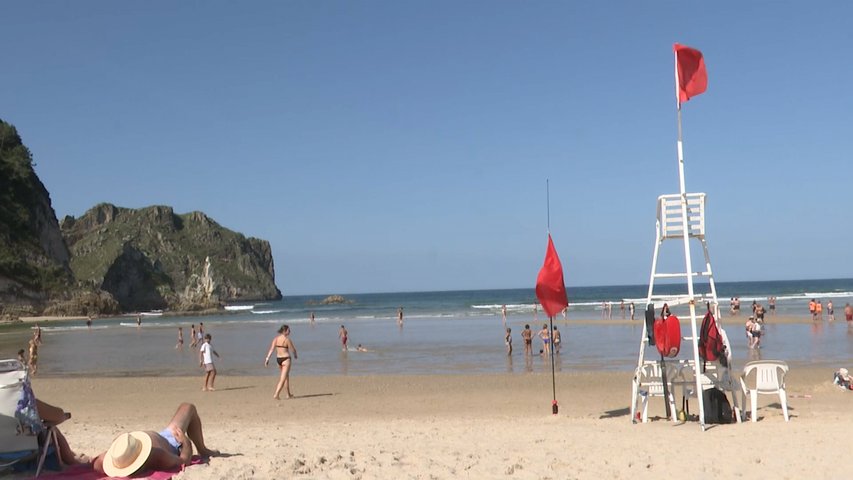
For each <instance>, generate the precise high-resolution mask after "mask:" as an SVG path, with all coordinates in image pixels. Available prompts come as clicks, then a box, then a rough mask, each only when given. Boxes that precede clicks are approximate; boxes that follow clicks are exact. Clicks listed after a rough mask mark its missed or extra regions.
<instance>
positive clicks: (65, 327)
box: [41, 325, 109, 332]
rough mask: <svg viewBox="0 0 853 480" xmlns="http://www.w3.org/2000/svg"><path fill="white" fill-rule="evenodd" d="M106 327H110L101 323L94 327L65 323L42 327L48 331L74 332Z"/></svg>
mask: <svg viewBox="0 0 853 480" xmlns="http://www.w3.org/2000/svg"><path fill="white" fill-rule="evenodd" d="M105 328H109V326H107V325H99V326H96V327H95V326H93V327H87V326H86V325H63V326H61V327H41V329H42V330H44V331H46V332H72V331H76V330H103V329H105Z"/></svg>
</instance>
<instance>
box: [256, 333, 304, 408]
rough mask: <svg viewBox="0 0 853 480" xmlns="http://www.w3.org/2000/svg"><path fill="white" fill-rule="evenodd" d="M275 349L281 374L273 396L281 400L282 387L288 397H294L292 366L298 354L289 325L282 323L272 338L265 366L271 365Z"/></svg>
mask: <svg viewBox="0 0 853 480" xmlns="http://www.w3.org/2000/svg"><path fill="white" fill-rule="evenodd" d="M273 351H275V361H276V363H278V369H279V376H278V383H277V384H276V386H275V392H273V394H272V398H274V399H276V400H281V397H280V396H279V395H280V394H281V391H282V389H283V390H284V393H285V395H287V396H286V398H293V394H291V393H290V367H291V365H292V363H293V361H294V360H296V358H297V354H296V346H295V345H293V341H292V340H291V339H290V327H289V326H287V325H282V326H281V328H279V329H278V335H276V337H275V338H273V339H272V344H271V345H270V349H269V351H268V352H267V358H266V360H264V366H265V367H267V366H269V364H270V357H271V356H272V353H273Z"/></svg>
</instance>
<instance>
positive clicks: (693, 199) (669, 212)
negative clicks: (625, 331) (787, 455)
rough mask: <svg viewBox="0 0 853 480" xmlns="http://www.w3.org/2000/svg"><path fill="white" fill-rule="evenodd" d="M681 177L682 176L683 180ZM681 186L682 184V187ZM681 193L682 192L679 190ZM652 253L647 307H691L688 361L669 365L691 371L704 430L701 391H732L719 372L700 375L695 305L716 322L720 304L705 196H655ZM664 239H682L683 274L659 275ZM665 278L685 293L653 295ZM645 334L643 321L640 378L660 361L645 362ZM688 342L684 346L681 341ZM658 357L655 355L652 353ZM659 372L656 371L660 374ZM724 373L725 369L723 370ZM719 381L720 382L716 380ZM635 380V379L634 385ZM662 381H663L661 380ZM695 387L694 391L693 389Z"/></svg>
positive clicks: (633, 404) (685, 338)
mask: <svg viewBox="0 0 853 480" xmlns="http://www.w3.org/2000/svg"><path fill="white" fill-rule="evenodd" d="M682 178H683V177H682ZM682 185H683V184H682ZM682 191H683V190H682ZM655 236H656V239H655V251H654V256H653V257H652V271H651V276H650V278H649V290H648V295H647V297H646V305H647V307H648V306H649V305H654V308H655V310H656V311H659V310H660V308H661V307H662V306H663V304H664V303H666V304H668V305H669V306H670V307H675V306H678V305H685V304H686V305H688V306H689V308H690V335H688V336H683V337H682V349H681V350H682V351H685V350H687V349H686V348H685V347H686V346H688V345H689V346H692V347H693V348H692V357H691V359H690V360H686V361H684V360H681V361H679V360H676V359H671V360H670V362H677V363H678V365H679V366H680V367H681V368H688V369H692V371H693V379H695V387H694V386H693V385H690V389H691V390H692V391H693V392H697V394H696V397H697V400H698V404H699V405H698V408H699V424H700V426H701V427H702V429H703V430H704V428H705V412H704V402H703V400H702V391H703V386H704V388H712V387H714V386H721V387H723V388H724V389H725V390H731V387H730V385H725V384H726V383H731V382H730V379H728V378H727V379H726V381H725V382H724V381H723V377H722V373H723V372H720V375H716V376H715V378H710V377H709V376H707V375H705V374H704V373H705V372H702V371H701V370H702V368H701V366H702V363H701V362H700V358H699V329H698V328H697V316H696V305H697V303H698V304H699V305H701V306H704V304H705V303H706V302H707V303H709V304H710V306H711V308H712V309H713V311H714V313H715V316H716V318H717V319H719V318H720V317H719V302H718V301H717V288H716V285H715V284H714V275H713V272H712V270H711V258H710V256H709V255H708V243H707V242H706V240H705V194H704V193H681V194H671V195H661V196H660V197H658V201H657V222H656V226H655ZM691 238H694V239H698V240H699V241H700V242H701V244H702V251H703V253H704V254H705V269H704V271H693V267H692V261H691V257H690V239H691ZM666 240H682V242H683V244H684V263H685V272H684V273H680V272H679V273H661V272H658V258H659V255H660V248H661V245H662V244H663V243H664V241H666ZM694 277H707V278H708V284H709V286H710V292H709V293H698V294H697V293H696V292H695V291H694V288H693V287H694V285H693V283H694V282H693V279H694ZM667 278H684V279H685V280H686V283H687V294H686V295H685V294H669V295H658V294H655V282H656V280H658V279H667ZM648 333H649V332H648V331H647V327H646V322H643V335H642V339H641V340H640V354H639V358H638V360H637V372H638V375H639V371H640V369H641V368H642V367H643V366H644V365H645V364H652V365H653V366H655V367H657V364H659V362H662V360H660V359H654V360H646V359H645V353H646V348H647V347H648V346H649V340H648ZM685 341H686V342H688V343H687V344H685V343H684V342H685ZM655 354H657V352H655ZM660 370H663V372H664V374H665V373H666V370H667V367H666V366H665V365H664V364H660ZM660 370H658V371H660ZM726 370H727V369H726ZM663 376H664V377H665V375H663ZM725 376H726V377H728V372H727V371H726V372H725ZM718 379H719V380H718ZM673 380H674V379H671V378H670V379H668V381H670V382H671V381H673ZM636 381H637V379H636V378H635V382H636ZM661 381H662V379H661ZM694 388H695V389H694ZM732 397H733V399H732V400H733V402H737V399H736V398H735V397H736V396H735V395H732ZM664 401H665V402H668V401H669V399H667V398H664ZM636 405H637V399H636V388H635V392H634V398H632V399H631V419H632V421H633V420H634V419H635V418H636V417H635V415H636ZM734 406H735V411H736V412H737V414H738V420H740V417H739V410H740V409H739V408H738V406H737V403H734ZM672 419H673V421H676V414H675V412H672Z"/></svg>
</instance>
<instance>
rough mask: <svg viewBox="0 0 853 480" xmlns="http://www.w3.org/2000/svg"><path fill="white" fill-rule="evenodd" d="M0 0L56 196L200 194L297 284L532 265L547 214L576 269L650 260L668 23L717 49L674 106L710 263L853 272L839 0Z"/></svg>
mask: <svg viewBox="0 0 853 480" xmlns="http://www.w3.org/2000/svg"><path fill="white" fill-rule="evenodd" d="M3 10H4V11H3V15H2V16H0V32H2V37H3V39H4V44H5V48H4V49H3V51H4V55H3V58H4V60H3V62H2V63H0V118H2V119H3V120H5V121H7V122H10V123H12V124H14V125H15V126H16V127H17V128H18V131H19V133H20V135H21V136H22V138H23V140H24V143H25V144H26V145H27V146H28V147H29V148H30V150H31V151H32V154H33V158H34V162H35V164H36V167H35V168H36V173H37V174H38V175H39V177H40V178H41V180H42V182H43V183H44V184H45V186H46V187H47V189H48V191H49V192H50V195H51V199H52V202H53V207H54V209H55V210H56V214H57V216H58V218H60V219H62V218H63V217H64V216H66V215H72V216H80V215H82V214H84V213H85V212H86V211H87V210H88V209H89V208H91V207H93V206H94V205H96V204H98V203H101V202H108V203H112V204H114V205H118V206H121V207H128V208H141V207H145V206H149V205H169V206H172V207H173V208H174V209H175V211H176V212H177V213H188V212H191V211H202V212H204V213H206V214H207V215H208V216H210V217H211V218H213V219H214V220H216V221H217V222H218V223H220V224H221V225H223V226H225V227H227V228H230V229H232V230H236V231H238V232H241V233H243V234H245V235H246V236H252V237H258V238H262V239H265V240H268V241H269V242H270V244H271V246H272V250H273V255H274V260H275V268H276V283H277V284H278V286H279V288H280V289H281V290H282V292H283V294H285V295H292V294H331V293H341V294H344V293H365V292H396V291H422V290H457V289H491V288H522V287H533V286H534V285H535V281H536V275H537V272H538V270H539V268H540V267H541V265H542V261H543V259H544V254H545V247H546V244H547V232H548V225H549V212H550V232H551V234H552V236H553V238H554V244H555V246H556V248H557V251H558V252H559V254H560V257H561V260H562V263H563V267H564V271H565V280H566V284H567V286H569V287H570V288H571V287H572V286H593V285H622V284H643V283H647V282H648V279H649V273H650V268H651V261H652V256H653V255H652V253H653V249H654V243H655V203H656V199H657V197H658V195H662V194H671V193H677V192H678V190H679V185H678V165H677V156H676V138H677V121H676V118H677V117H676V103H675V93H674V92H675V87H674V74H673V68H674V67H673V63H674V59H673V53H672V45H673V43H676V42H678V43H681V44H685V45H689V46H691V47H694V48H697V49H699V50H701V51H702V52H703V54H704V57H705V62H706V65H707V70H708V78H709V80H708V90H707V92H705V93H704V94H702V95H699V96H697V97H694V98H693V99H691V100H690V101H689V102H687V103H685V104H684V106H683V109H682V114H683V132H684V154H685V176H686V185H687V190H688V191H689V192H705V193H706V194H707V195H708V204H707V218H706V222H707V241H708V246H709V253H710V256H711V262H712V265H713V270H714V275H715V278H716V280H717V281H718V282H719V281H743V280H784V279H809V278H846V277H850V276H851V262H853V255H851V253H850V239H851V238H853V226H851V221H850V207H851V204H853V195H851V193H853V192H851V178H853V166H851V165H853V162H851V161H850V160H851V152H853V135H851V112H853V101H851V99H853V93H851V89H850V88H849V86H848V85H847V84H848V83H849V82H850V79H851V78H853V62H851V61H850V50H851V43H853V40H851V37H850V34H849V19H850V18H853V5H850V4H848V3H846V2H823V1H818V2H784V1H772V2H771V1H756V2H711V3H709V2H666V1H655V2H635V1H601V2H580V1H576V2H568V1H541V2H539V1H537V2H518V1H502V0H498V1H495V0H488V1H429V2H416V1H408V0H403V1H399V0H394V1H390V0H389V1H358V2H352V1H331V0H330V1H323V2H295V1H284V2H279V1H275V2H273V1H270V2H260V1H258V2H226V1H205V2H189V1H188V2H166V1H149V2H111V1H97V2H96V1H79V2H72V1H47V2H38V3H37V4H33V2H25V1H16V2H9V3H6V4H5V5H4V8H3ZM546 182H547V185H548V188H547V190H548V191H549V192H550V208H548V197H549V195H546ZM670 244H672V245H670ZM698 246H699V244H698V243H695V244H694V245H692V249H693V250H694V258H701V255H699V256H698V257H697V256H696V253H695V252H696V251H698V252H699V253H700V254H701V249H700V248H698ZM681 248H682V246H681V243H680V242H665V243H664V245H663V246H662V260H661V263H662V270H663V271H665V269H670V271H678V270H679V267H678V265H679V264H681V265H682V266H681V267H680V268H681V270H683V250H682V249H681ZM694 263H695V262H694Z"/></svg>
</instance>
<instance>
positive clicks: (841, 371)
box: [838, 368, 849, 380]
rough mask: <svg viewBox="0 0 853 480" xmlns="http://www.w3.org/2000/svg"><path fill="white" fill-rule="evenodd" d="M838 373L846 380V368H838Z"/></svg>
mask: <svg viewBox="0 0 853 480" xmlns="http://www.w3.org/2000/svg"><path fill="white" fill-rule="evenodd" d="M838 373H839V374H840V375H841V378H843V379H845V380H847V376H848V374H849V372H848V371H847V369H846V368H839V369H838Z"/></svg>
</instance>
